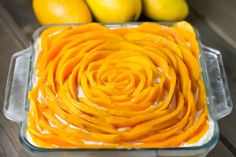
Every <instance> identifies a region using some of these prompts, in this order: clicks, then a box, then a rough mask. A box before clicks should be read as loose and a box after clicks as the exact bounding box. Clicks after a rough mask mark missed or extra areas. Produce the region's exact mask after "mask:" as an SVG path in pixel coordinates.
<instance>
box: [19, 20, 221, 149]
mask: <svg viewBox="0 0 236 157" xmlns="http://www.w3.org/2000/svg"><path fill="white" fill-rule="evenodd" d="M141 23H143V22H129V23H100V24H102V25H105V26H108V27H128V26H138V25H139V24H141ZM152 23H158V24H163V25H167V26H169V25H172V24H173V23H174V22H152ZM79 25H84V24H77V23H70V24H50V25H45V26H41V27H39V28H38V29H36V31H35V32H34V33H33V35H32V40H31V46H32V47H33V49H32V50H33V51H32V53H31V55H32V56H31V66H30V68H31V69H30V71H31V72H30V76H29V77H30V86H29V89H28V91H29V90H30V89H31V87H32V81H31V78H32V75H33V63H34V55H35V49H34V44H35V43H36V40H37V39H38V38H39V36H40V34H41V32H42V31H43V30H45V29H46V28H49V27H52V26H79ZM194 29H195V32H196V36H197V40H198V43H199V47H200V62H201V68H202V69H204V68H205V66H206V65H205V59H204V56H203V55H201V54H202V53H203V50H202V45H203V44H202V42H201V37H200V34H199V32H198V30H197V29H196V28H194ZM202 75H203V77H204V84H205V88H206V91H207V97H209V96H210V95H211V93H210V90H209V88H210V87H209V84H208V83H209V79H208V77H207V73H206V71H204V70H203V71H202ZM27 100H28V99H27ZM207 105H208V111H209V116H210V118H211V119H212V120H213V123H214V133H213V135H212V138H211V139H210V140H209V141H208V142H206V143H205V144H203V145H200V146H190V147H164V148H116V149H113V148H104V149H103V148H98V149H95V148H91V149H89V148H88V149H80V148H69V149H67V148H40V147H37V146H34V145H33V144H31V143H30V142H29V141H28V139H27V138H26V126H27V117H26V119H25V120H24V121H23V122H22V123H21V128H20V141H21V143H22V144H23V145H24V146H25V148H27V149H28V150H30V151H32V152H76V151H157V152H158V151H201V150H202V151H206V150H207V151H209V150H211V149H212V148H213V147H214V146H215V145H216V143H217V141H218V139H219V128H218V123H217V120H216V119H214V116H212V115H213V114H214V113H212V110H211V108H212V107H213V104H212V101H211V99H209V100H208V104H207ZM28 107H29V101H27V104H26V108H28Z"/></svg>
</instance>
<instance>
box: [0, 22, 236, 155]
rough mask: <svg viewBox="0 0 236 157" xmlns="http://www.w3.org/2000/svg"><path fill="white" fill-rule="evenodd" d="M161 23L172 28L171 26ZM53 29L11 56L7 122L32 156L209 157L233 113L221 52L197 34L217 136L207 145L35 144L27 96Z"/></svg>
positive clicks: (35, 34)
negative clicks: (39, 43) (41, 41)
mask: <svg viewBox="0 0 236 157" xmlns="http://www.w3.org/2000/svg"><path fill="white" fill-rule="evenodd" d="M139 24H140V23H123V24H105V25H106V26H108V27H109V28H119V27H136V26H138V25H139ZM162 24H165V25H169V24H170V23H162ZM66 25H72V26H75V25H77V24H66ZM51 26H54V25H48V26H43V27H40V28H39V29H37V30H36V31H35V33H34V34H33V40H32V43H31V45H30V46H29V47H28V48H26V49H24V50H22V51H20V52H17V53H15V54H14V55H13V56H12V58H11V63H10V68H9V73H8V79H7V84H6V90H5V101H4V109H3V110H4V114H5V116H6V117H7V118H8V119H10V120H12V121H14V122H18V123H20V126H21V127H20V132H19V138H20V141H21V143H22V144H23V145H24V146H25V148H26V150H28V152H29V153H30V154H31V155H32V156H58V155H59V156H61V157H62V156H65V157H71V156H80V157H93V156H94V157H95V156H96V157H99V156H101V157H102V156H103V157H105V156H111V155H112V156H116V157H118V156H122V157H128V156H130V157H131V156H132V157H134V156H135V157H144V156H145V157H147V156H148V157H157V156H158V157H167V156H168V157H170V156H172V157H177V156H188V157H189V156H191V157H195V156H206V155H207V153H208V152H209V151H210V150H211V149H213V148H214V146H215V145H216V143H217V141H218V138H219V128H218V125H217V121H218V120H219V119H221V118H223V117H225V116H227V115H228V114H230V112H231V110H232V106H233V105H232V100H231V97H230V92H229V88H228V83H227V79H226V75H225V70H224V66H223V61H222V56H221V53H220V52H219V51H218V50H216V49H213V48H209V47H207V46H205V45H203V44H202V43H201V40H200V36H199V34H198V32H197V31H196V32H197V38H198V42H199V45H200V51H201V54H200V58H199V60H200V63H201V68H202V75H203V78H204V83H205V86H206V91H207V101H208V109H209V115H210V117H211V118H212V119H213V122H214V133H213V136H212V138H211V139H210V140H209V141H208V142H207V143H205V144H203V145H201V146H191V147H190V146H189V147H175V148H155V149H154V148H150V149H148V148H147V149H137V148H132V149H45V148H39V147H36V146H34V145H32V144H31V143H30V142H29V141H28V140H27V138H26V122H27V111H28V107H29V101H28V97H27V94H28V91H29V90H30V89H31V87H32V74H33V68H34V59H35V44H36V40H37V39H38V38H39V36H40V34H41V32H42V31H43V30H45V29H46V28H48V27H51Z"/></svg>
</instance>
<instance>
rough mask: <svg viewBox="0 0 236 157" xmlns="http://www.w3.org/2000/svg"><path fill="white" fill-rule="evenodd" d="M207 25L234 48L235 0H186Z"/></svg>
mask: <svg viewBox="0 0 236 157" xmlns="http://www.w3.org/2000/svg"><path fill="white" fill-rule="evenodd" d="M188 3H189V4H190V5H191V7H192V8H194V9H195V10H196V11H198V12H199V13H200V14H201V15H204V17H205V20H206V22H207V23H208V25H209V26H210V27H211V28H212V29H213V30H214V31H216V32H217V33H218V34H220V35H221V37H222V38H224V40H226V41H227V42H228V43H230V44H231V45H232V46H233V47H234V48H236V29H235V27H236V26H235V23H236V0H188Z"/></svg>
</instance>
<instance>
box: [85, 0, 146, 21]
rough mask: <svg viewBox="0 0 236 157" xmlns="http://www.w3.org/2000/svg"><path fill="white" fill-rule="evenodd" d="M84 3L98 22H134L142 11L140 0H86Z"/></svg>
mask: <svg viewBox="0 0 236 157" xmlns="http://www.w3.org/2000/svg"><path fill="white" fill-rule="evenodd" d="M86 2H87V4H88V6H89V8H90V9H91V11H92V13H93V15H94V17H95V18H96V20H97V21H99V22H108V23H117V22H128V21H135V20H137V19H138V18H139V16H140V14H141V10H142V1H141V0H86Z"/></svg>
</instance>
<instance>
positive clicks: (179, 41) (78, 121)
mask: <svg viewBox="0 0 236 157" xmlns="http://www.w3.org/2000/svg"><path fill="white" fill-rule="evenodd" d="M39 40H40V44H38V45H36V46H39V47H40V48H39V51H38V52H37V53H38V57H37V60H36V61H35V72H34V75H35V76H36V77H37V81H36V82H35V84H34V86H33V88H32V90H31V91H30V92H29V100H30V109H29V112H28V124H27V131H28V133H29V135H30V137H31V138H32V140H33V142H34V143H35V145H37V146H39V147H42V148H158V147H176V146H179V145H181V144H182V143H194V142H197V141H198V140H199V139H200V138H201V137H202V136H203V135H204V134H205V133H206V131H207V130H208V128H209V125H208V119H209V118H208V110H207V102H206V93H205V86H204V82H203V79H202V74H201V67H200V63H199V46H198V42H197V40H196V36H195V33H194V30H193V28H192V26H191V25H190V24H188V23H187V22H184V21H183V22H178V23H175V24H174V25H172V26H170V27H169V26H164V25H160V24H156V23H142V24H140V25H139V26H137V27H136V28H115V29H109V28H107V27H106V26H103V25H100V24H96V23H90V24H85V25H80V26H52V27H49V28H47V29H45V30H44V31H43V32H42V34H41V36H40V38H39Z"/></svg>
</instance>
